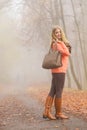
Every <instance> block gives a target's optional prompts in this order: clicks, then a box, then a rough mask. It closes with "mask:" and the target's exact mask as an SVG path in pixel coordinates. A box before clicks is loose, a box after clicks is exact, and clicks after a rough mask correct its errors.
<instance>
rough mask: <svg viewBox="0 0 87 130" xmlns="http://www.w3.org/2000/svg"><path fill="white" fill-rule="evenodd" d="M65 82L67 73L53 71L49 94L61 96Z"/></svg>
mask: <svg viewBox="0 0 87 130" xmlns="http://www.w3.org/2000/svg"><path fill="white" fill-rule="evenodd" d="M64 82H65V73H52V83H51V89H50V92H49V96H51V97H54V96H55V97H56V98H61V96H62V91H63V87H64Z"/></svg>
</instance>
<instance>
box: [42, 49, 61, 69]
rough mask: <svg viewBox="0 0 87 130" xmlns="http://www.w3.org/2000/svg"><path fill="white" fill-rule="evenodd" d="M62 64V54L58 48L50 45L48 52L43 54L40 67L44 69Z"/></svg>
mask: <svg viewBox="0 0 87 130" xmlns="http://www.w3.org/2000/svg"><path fill="white" fill-rule="evenodd" d="M61 66H62V54H61V53H60V52H59V51H58V50H53V49H52V48H51V47H50V50H49V52H48V53H47V54H46V55H45V57H44V60H43V63H42V67H43V68H44V69H53V68H58V67H61Z"/></svg>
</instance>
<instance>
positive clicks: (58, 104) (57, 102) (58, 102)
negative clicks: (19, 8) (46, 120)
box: [55, 98, 68, 119]
mask: <svg viewBox="0 0 87 130" xmlns="http://www.w3.org/2000/svg"><path fill="white" fill-rule="evenodd" d="M61 105H62V99H61V98H55V109H56V114H55V117H56V118H57V119H59V118H60V119H68V117H67V116H66V115H64V114H63V113H62V112H61Z"/></svg>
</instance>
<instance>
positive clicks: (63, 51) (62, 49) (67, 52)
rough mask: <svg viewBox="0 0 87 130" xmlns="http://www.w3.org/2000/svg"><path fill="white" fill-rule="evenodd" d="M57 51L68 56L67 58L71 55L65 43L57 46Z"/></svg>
mask: <svg viewBox="0 0 87 130" xmlns="http://www.w3.org/2000/svg"><path fill="white" fill-rule="evenodd" d="M57 49H58V50H59V51H60V52H61V53H62V54H63V55H67V56H69V55H70V53H69V50H68V48H67V47H66V45H65V44H64V43H63V42H61V43H58V44H57Z"/></svg>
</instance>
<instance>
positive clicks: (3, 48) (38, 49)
mask: <svg viewBox="0 0 87 130" xmlns="http://www.w3.org/2000/svg"><path fill="white" fill-rule="evenodd" d="M9 2H10V1H9ZM20 2H21V1H20ZM15 3H16V0H14V1H11V2H10V3H8V4H7V7H6V6H5V7H3V8H2V9H1V10H0V86H1V88H7V89H6V91H8V92H11V90H12V91H14V90H16V89H17V90H20V89H22V90H23V89H25V88H26V87H29V86H35V85H37V84H38V85H40V84H43V83H46V84H47V83H49V79H50V72H48V71H46V70H44V69H42V59H43V56H44V54H45V52H46V50H45V48H44V46H42V45H40V44H42V41H39V42H40V44H37V43H35V42H34V41H33V39H31V42H30V43H29V42H26V40H27V38H28V37H30V35H31V34H30V33H28V34H27V36H26V34H25V35H24V36H23V34H22V33H21V27H22V19H21V18H22V17H23V16H22V15H23V14H21V13H19V12H20V11H21V6H18V7H17V6H15ZM16 5H17V3H16ZM17 8H18V10H17ZM18 13H19V14H18ZM34 39H35V37H34Z"/></svg>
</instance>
